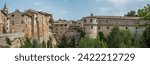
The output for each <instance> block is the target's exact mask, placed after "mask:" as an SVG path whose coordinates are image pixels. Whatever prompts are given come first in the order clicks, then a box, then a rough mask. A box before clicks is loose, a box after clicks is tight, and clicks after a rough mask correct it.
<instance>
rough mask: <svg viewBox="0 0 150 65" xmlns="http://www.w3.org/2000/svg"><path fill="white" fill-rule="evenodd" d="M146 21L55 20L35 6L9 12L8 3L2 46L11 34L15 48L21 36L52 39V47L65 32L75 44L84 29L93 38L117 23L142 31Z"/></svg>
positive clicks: (0, 17) (0, 13)
mask: <svg viewBox="0 0 150 65" xmlns="http://www.w3.org/2000/svg"><path fill="white" fill-rule="evenodd" d="M145 23H147V21H144V20H139V17H125V16H95V15H93V14H91V15H90V16H85V17H83V18H82V19H81V20H77V21H74V20H70V21H67V20H62V19H59V20H57V21H55V20H54V19H53V15H52V14H49V13H46V12H42V11H36V10H32V9H28V10H25V11H24V12H21V11H19V10H18V9H16V10H15V11H14V12H11V13H8V8H7V5H6V4H5V5H4V7H3V9H2V10H0V47H4V46H6V45H7V44H6V41H5V38H6V37H9V38H10V40H11V42H12V44H13V45H12V47H19V45H20V42H21V41H19V40H20V39H22V38H24V37H28V38H30V39H32V38H35V39H38V40H40V41H45V42H47V40H48V39H49V38H51V39H52V44H53V47H55V46H56V45H57V43H58V42H60V40H61V38H62V36H63V35H65V36H66V37H67V38H68V40H71V37H75V40H76V43H78V42H77V40H78V39H79V35H80V33H79V32H78V31H77V29H78V30H81V31H84V32H85V33H86V34H87V35H89V36H90V37H91V38H96V37H97V36H98V32H103V34H104V36H106V37H107V36H108V35H109V33H110V32H111V29H112V28H113V26H115V25H117V26H119V27H120V28H121V29H129V30H131V32H132V33H138V34H142V33H143V31H144V28H141V27H139V26H138V24H145Z"/></svg>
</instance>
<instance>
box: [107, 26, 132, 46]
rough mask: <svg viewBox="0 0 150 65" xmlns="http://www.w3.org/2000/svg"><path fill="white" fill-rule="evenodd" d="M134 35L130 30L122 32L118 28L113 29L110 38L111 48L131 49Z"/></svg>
mask: <svg viewBox="0 0 150 65" xmlns="http://www.w3.org/2000/svg"><path fill="white" fill-rule="evenodd" d="M131 43H132V34H131V32H130V31H129V30H121V29H119V27H118V26H115V27H113V29H112V31H111V32H110V34H109V36H108V43H107V44H108V46H109V47H110V48H130V47H131Z"/></svg>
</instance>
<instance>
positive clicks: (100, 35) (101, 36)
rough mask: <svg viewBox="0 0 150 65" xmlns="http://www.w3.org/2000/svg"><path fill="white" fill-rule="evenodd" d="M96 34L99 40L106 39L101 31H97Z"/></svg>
mask: <svg viewBox="0 0 150 65" xmlns="http://www.w3.org/2000/svg"><path fill="white" fill-rule="evenodd" d="M98 36H99V39H100V41H101V40H102V41H107V39H106V38H105V37H104V34H103V32H99V33H98Z"/></svg>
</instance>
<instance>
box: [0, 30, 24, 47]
mask: <svg viewBox="0 0 150 65" xmlns="http://www.w3.org/2000/svg"><path fill="white" fill-rule="evenodd" d="M24 35H25V34H24V33H10V34H9V33H8V34H0V47H6V46H8V45H7V44H6V37H8V38H9V39H10V40H11V42H12V46H11V47H15V48H16V47H19V46H20V43H21V39H23V37H24Z"/></svg>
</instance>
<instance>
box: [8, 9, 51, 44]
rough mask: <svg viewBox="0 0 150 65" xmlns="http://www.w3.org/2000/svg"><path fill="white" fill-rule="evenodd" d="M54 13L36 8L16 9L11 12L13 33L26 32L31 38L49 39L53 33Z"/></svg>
mask: <svg viewBox="0 0 150 65" xmlns="http://www.w3.org/2000/svg"><path fill="white" fill-rule="evenodd" d="M52 22H53V19H52V15H51V14H48V13H45V12H39V11H35V10H31V9H29V10H27V11H25V12H20V11H19V10H16V11H15V12H13V13H11V14H10V27H11V33H19V32H24V33H25V35H26V36H27V37H29V38H35V39H38V40H40V41H46V42H47V40H49V37H50V36H51V35H52Z"/></svg>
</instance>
